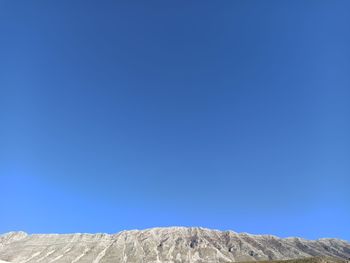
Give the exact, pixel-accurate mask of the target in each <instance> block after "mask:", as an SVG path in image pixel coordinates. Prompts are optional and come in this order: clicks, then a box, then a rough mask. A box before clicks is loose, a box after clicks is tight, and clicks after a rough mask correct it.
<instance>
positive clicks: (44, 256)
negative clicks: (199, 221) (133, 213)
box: [0, 227, 350, 263]
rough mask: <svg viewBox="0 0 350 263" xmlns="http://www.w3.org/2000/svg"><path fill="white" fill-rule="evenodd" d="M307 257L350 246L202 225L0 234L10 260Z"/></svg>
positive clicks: (348, 252) (2, 252) (147, 262)
mask: <svg viewBox="0 0 350 263" xmlns="http://www.w3.org/2000/svg"><path fill="white" fill-rule="evenodd" d="M308 257H330V258H339V259H343V260H347V259H349V258H350V244H349V242H347V241H346V240H342V239H337V238H320V239H316V240H307V239H304V238H300V237H287V238H280V237H277V236H274V235H255V234H248V233H237V232H234V231H232V230H227V231H221V230H216V229H209V228H203V227H156V228H148V229H144V230H137V229H135V230H123V231H120V232H118V233H115V234H106V233H97V234H89V233H71V234H27V233H26V232H23V231H13V232H8V233H5V234H2V235H0V260H3V261H5V262H11V263H23V262H24V263H32V262H41V263H46V262H48V263H51V262H53V263H66V262H69V263H83V262H86V263H88V262H89V263H91V262H92V263H109V262H128V263H129V262H130V263H131V262H143V263H151V262H158V263H159V262H165V263H178V262H189V263H192V262H195V263H209V262H222V263H226V262H240V261H262V260H287V259H298V258H308Z"/></svg>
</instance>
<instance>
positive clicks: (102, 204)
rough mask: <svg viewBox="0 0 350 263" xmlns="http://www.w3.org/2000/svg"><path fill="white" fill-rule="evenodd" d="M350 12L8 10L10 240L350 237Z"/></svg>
mask: <svg viewBox="0 0 350 263" xmlns="http://www.w3.org/2000/svg"><path fill="white" fill-rule="evenodd" d="M349 12H350V2H349V1H337V0H335V1H334V0H332V1H322V0H318V1H316V0H315V1H312V0H309V1H294V0H293V1H249V0H248V1H225V0H223V1H202V0H201V1H187V0H186V1H109V0H106V1H78V0H77V1H0V121H1V129H0V187H1V198H0V211H1V215H0V232H6V231H11V230H24V231H28V232H59V233H63V232H117V231H119V230H122V229H134V228H146V227H153V226H171V225H184V226H204V227H210V228H218V229H232V230H235V231H239V232H241V231H245V232H251V233H270V234H276V235H280V236H296V235H299V236H303V237H306V238H318V237H331V236H332V237H341V238H344V239H348V240H350V229H349V222H350V191H349V185H350V91H349V90H350V27H349V25H350V16H349Z"/></svg>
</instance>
